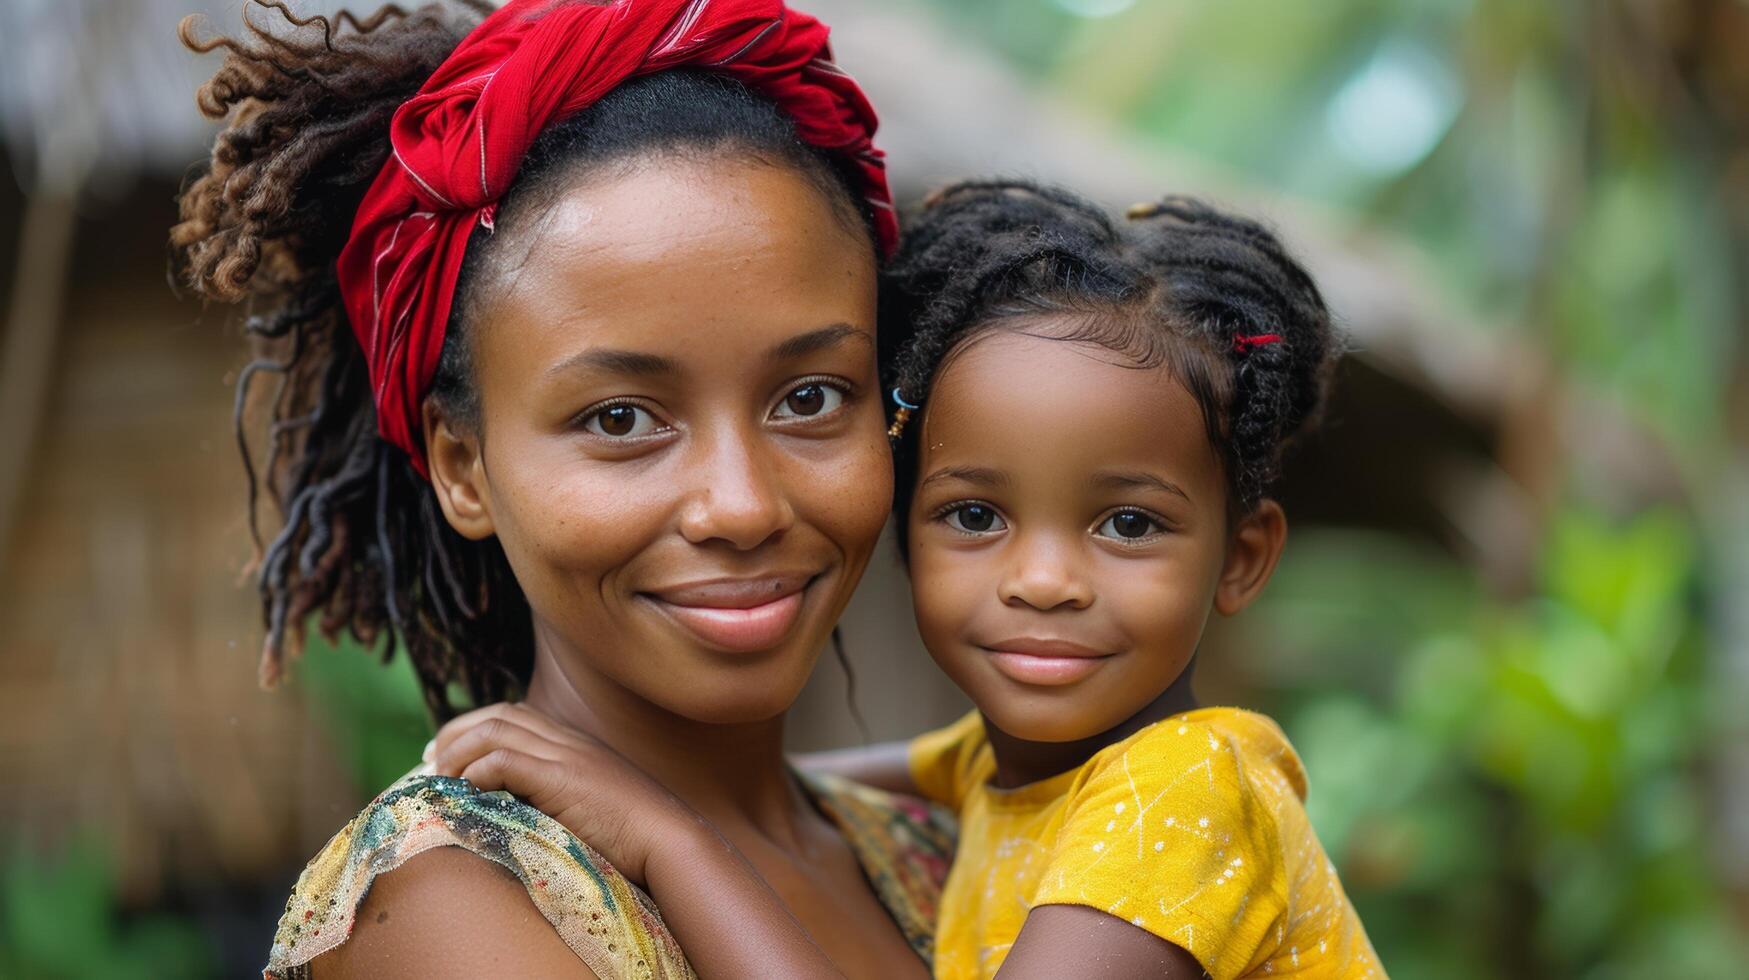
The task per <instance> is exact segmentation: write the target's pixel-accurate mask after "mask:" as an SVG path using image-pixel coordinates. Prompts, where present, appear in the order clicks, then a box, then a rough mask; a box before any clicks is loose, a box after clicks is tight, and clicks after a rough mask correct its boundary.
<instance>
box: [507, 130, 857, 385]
mask: <svg viewBox="0 0 1749 980" xmlns="http://www.w3.org/2000/svg"><path fill="white" fill-rule="evenodd" d="M524 229H525V230H524V234H525V235H526V238H525V240H524V241H523V242H518V243H507V244H515V245H518V246H520V252H521V253H522V254H521V255H519V256H517V258H516V260H515V261H505V262H502V263H496V264H497V265H498V268H497V269H496V270H494V271H495V272H496V273H497V274H498V283H497V289H496V290H495V291H496V293H497V295H496V296H495V297H491V298H489V299H487V300H486V301H484V302H482V303H480V304H479V305H478V306H477V307H476V311H477V314H476V315H477V320H478V322H480V323H481V325H482V327H483V330H482V333H483V334H485V335H487V336H485V337H482V339H483V340H485V341H486V345H487V346H497V342H496V341H494V340H492V339H490V337H489V335H491V334H494V333H496V334H498V335H499V337H498V340H509V341H511V342H512V343H514V344H515V345H517V346H519V347H523V348H527V349H529V351H528V352H530V353H534V352H536V351H537V350H538V351H539V352H541V353H543V354H544V355H546V356H556V357H572V356H575V354H576V352H577V351H578V350H580V349H582V348H585V347H608V348H618V349H640V350H641V349H649V350H672V349H675V348H677V347H682V346H692V345H700V346H704V347H708V348H709V349H711V350H714V351H717V352H723V353H726V352H728V351H730V350H731V349H734V348H738V347H747V346H758V345H759V344H760V343H761V342H762V341H769V342H771V343H777V342H780V341H781V340H782V339H783V338H784V337H785V336H787V335H789V334H792V333H795V332H798V331H805V330H810V329H816V328H820V327H824V326H828V325H831V324H848V325H850V326H851V327H853V328H856V329H860V330H867V331H869V332H870V334H871V335H872V331H873V316H874V291H875V265H874V257H873V254H872V252H871V250H870V249H869V247H868V244H867V242H866V241H865V240H858V238H857V237H855V236H854V235H852V234H850V233H849V232H848V231H847V230H846V229H845V228H844V223H843V222H842V220H840V219H839V218H838V217H837V216H836V215H835V214H834V212H833V210H832V207H831V204H830V202H828V201H827V200H826V199H825V197H824V196H823V195H822V194H821V193H820V192H819V191H818V190H817V189H816V187H815V185H814V184H813V183H812V182H810V181H809V179H808V178H807V177H806V176H804V175H801V174H799V173H796V172H794V171H793V170H790V169H789V168H785V167H776V166H767V165H764V164H760V163H756V162H748V163H736V162H730V163H726V164H725V163H721V162H719V163H716V164H709V165H707V164H706V163H704V162H700V161H687V160H674V161H665V162H663V163H662V164H660V165H657V164H652V165H650V166H646V167H640V168H638V169H637V170H635V171H629V172H625V173H621V174H618V175H615V176H613V177H611V178H610V177H599V178H595V179H591V180H585V181H581V182H579V183H578V184H577V185H575V186H574V187H572V188H571V189H570V190H569V191H567V192H566V193H564V194H563V195H561V196H560V197H559V198H558V199H557V200H556V201H555V202H554V203H553V205H552V207H551V208H550V209H549V210H548V212H547V213H545V214H542V215H539V216H537V217H536V220H535V221H533V222H531V223H529V224H527V225H525V226H524ZM517 251H518V249H507V253H514V252H517Z"/></svg>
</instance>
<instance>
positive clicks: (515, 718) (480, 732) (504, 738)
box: [426, 703, 716, 886]
mask: <svg viewBox="0 0 1749 980" xmlns="http://www.w3.org/2000/svg"><path fill="white" fill-rule="evenodd" d="M426 761H428V762H430V763H431V764H432V766H433V768H434V769H435V770H436V771H437V773H438V774H439V775H443V776H460V777H461V778H463V779H466V780H467V781H468V782H470V783H473V784H474V785H475V786H477V787H479V788H480V789H483V790H495V789H502V790H508V791H509V792H511V793H513V794H515V795H516V796H519V797H521V798H522V799H524V800H526V801H527V802H528V803H529V805H530V806H533V807H534V808H535V809H537V810H540V811H541V812H542V813H545V814H547V815H548V816H550V817H552V818H553V819H555V820H557V821H558V822H559V823H561V824H563V825H564V827H565V829H566V830H569V831H570V832H571V833H573V834H575V835H576V836H577V837H578V839H580V840H583V841H585V842H587V843H588V844H589V846H591V847H593V848H595V849H596V850H597V851H600V852H601V855H602V856H603V857H605V858H607V860H608V862H609V863H611V864H612V865H613V866H614V867H615V868H617V869H618V870H619V872H620V873H621V874H623V875H625V876H626V877H627V878H630V879H631V880H632V881H634V882H636V883H638V884H639V885H640V886H647V883H648V878H649V861H650V857H651V855H653V854H659V853H674V852H675V851H676V850H680V849H677V848H676V847H675V845H676V843H678V842H688V843H695V842H696V843H705V844H709V843H711V842H712V841H713V840H714V839H715V838H716V831H715V830H713V829H712V828H711V826H710V825H709V824H708V823H707V822H706V821H704V820H703V818H701V817H700V816H699V815H698V814H697V812H696V811H694V810H693V809H692V808H691V807H689V806H687V805H686V804H685V803H683V802H681V801H680V799H679V798H678V797H676V796H675V795H674V794H673V793H670V792H669V791H668V790H667V789H665V788H664V787H662V786H661V785H660V784H659V783H657V782H656V781H655V780H653V779H651V778H650V777H649V776H646V775H645V774H644V773H643V771H642V770H640V769H638V768H637V767H636V766H634V765H632V764H631V762H630V761H628V760H627V759H626V758H625V757H624V756H622V755H620V754H619V753H618V752H615V751H614V750H613V749H611V748H608V747H607V746H606V745H604V744H602V743H601V742H600V741H598V740H596V739H594V738H592V737H590V736H588V735H585V734H583V733H581V732H576V731H572V730H571V729H568V728H566V727H564V726H562V725H560V724H558V723H556V722H554V721H553V720H552V719H550V718H548V717H546V716H545V715H543V714H541V713H540V712H538V711H536V710H535V709H533V708H530V707H528V706H526V705H521V704H508V703H501V704H494V705H491V706H489V707H485V708H480V709H478V710H476V711H470V712H468V713H467V714H465V715H462V716H460V717H458V718H455V719H454V720H452V721H450V722H449V723H448V724H447V725H444V726H443V728H442V729H440V730H439V731H438V733H437V738H436V739H434V740H433V741H432V743H431V745H430V746H429V747H428V749H427V752H426Z"/></svg>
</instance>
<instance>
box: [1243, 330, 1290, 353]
mask: <svg viewBox="0 0 1749 980" xmlns="http://www.w3.org/2000/svg"><path fill="white" fill-rule="evenodd" d="M1279 343H1281V334H1278V333H1255V334H1252V335H1251V336H1249V337H1234V338H1233V352H1234V353H1236V354H1249V353H1251V352H1252V351H1254V350H1256V349H1257V348H1259V347H1267V346H1269V345H1270V344H1279Z"/></svg>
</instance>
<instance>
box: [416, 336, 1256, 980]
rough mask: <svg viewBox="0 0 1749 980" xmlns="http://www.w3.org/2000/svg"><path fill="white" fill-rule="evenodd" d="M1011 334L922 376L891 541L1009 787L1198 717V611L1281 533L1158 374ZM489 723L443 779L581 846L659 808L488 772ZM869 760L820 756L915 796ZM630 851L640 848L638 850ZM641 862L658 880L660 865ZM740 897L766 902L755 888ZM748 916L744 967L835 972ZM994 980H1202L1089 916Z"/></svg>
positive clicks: (1224, 606) (777, 929) (1043, 916)
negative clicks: (496, 798) (473, 781)
mask: <svg viewBox="0 0 1749 980" xmlns="http://www.w3.org/2000/svg"><path fill="white" fill-rule="evenodd" d="M1006 326H1007V329H1002V330H996V331H992V332H990V333H987V334H985V335H983V336H981V337H980V338H977V339H976V340H975V341H974V342H972V343H970V344H968V345H967V346H966V347H965V348H963V349H962V350H961V351H960V352H958V354H957V355H956V356H954V357H953V358H952V359H951V360H950V361H949V363H948V364H947V365H946V366H945V367H944V368H943V369H942V371H941V373H940V374H939V376H938V378H937V381H936V385H935V389H934V391H932V392H931V394H930V400H929V405H928V406H927V407H926V409H925V411H924V413H923V419H922V425H923V431H922V442H923V446H924V451H923V453H922V458H921V460H920V467H919V476H918V484H917V493H916V497H915V499H914V504H913V508H912V511H911V514H910V520H909V523H908V528H907V533H908V534H909V535H910V545H911V574H912V582H913V598H914V601H915V605H916V608H917V615H918V625H919V628H920V630H921V632H922V634H923V637H924V641H925V643H926V644H927V645H928V647H929V650H930V653H931V655H933V656H934V657H935V658H936V661H937V662H938V663H939V664H940V665H941V666H942V669H943V670H945V671H946V672H947V673H948V674H949V675H950V676H952V677H953V678H954V680H955V681H956V682H957V683H959V684H960V686H961V687H962V688H963V689H965V690H966V691H967V693H968V694H970V695H971V697H972V699H973V700H974V701H975V702H976V703H977V705H978V707H979V709H980V711H982V712H983V714H984V718H985V724H986V729H987V731H988V732H989V735H990V740H991V744H992V748H993V749H994V751H995V754H996V759H997V774H996V782H997V784H998V785H1001V786H1005V787H1013V786H1021V785H1025V784H1027V783H1031V782H1035V781H1037V780H1039V779H1044V778H1047V777H1049V776H1052V775H1055V774H1057V773H1060V772H1064V771H1066V770H1069V769H1073V768H1075V767H1076V766H1079V765H1081V764H1082V763H1084V762H1086V761H1087V759H1088V758H1089V757H1090V756H1091V755H1092V754H1093V753H1094V752H1097V751H1098V750H1099V749H1101V748H1104V747H1105V746H1107V745H1111V744H1113V743H1114V742H1117V741H1120V740H1122V739H1123V738H1126V737H1128V736H1129V735H1130V734H1132V733H1134V732H1136V731H1138V730H1140V729H1141V728H1142V727H1144V726H1146V725H1148V724H1150V723H1152V722H1154V721H1158V720H1160V719H1162V718H1165V717H1168V716H1170V715H1172V714H1175V713H1177V712H1180V711H1184V710H1188V709H1190V708H1192V707H1195V701H1194V699H1193V698H1192V696H1191V693H1190V670H1189V668H1190V664H1191V661H1192V658H1193V656H1194V654H1195V651H1196V646H1197V643H1198V642H1199V641H1200V639H1201V637H1202V631H1203V627H1204V625H1205V624H1206V623H1207V620H1208V617H1209V615H1210V613H1211V612H1218V613H1220V614H1222V615H1233V614H1235V613H1237V612H1239V611H1240V610H1242V609H1243V608H1244V607H1245V606H1246V605H1248V604H1249V603H1250V602H1251V601H1252V600H1253V599H1255V598H1256V596H1257V595H1258V593H1259V592H1261V591H1262V589H1263V587H1264V585H1265V584H1266V583H1267V582H1268V579H1269V576H1270V574H1271V573H1272V572H1273V570H1274V568H1275V564H1276V561H1277V560H1278V559H1279V557H1280V555H1281V550H1282V546H1283V545H1284V543H1285V541H1286V535H1287V523H1286V518H1285V516H1284V515H1283V513H1282V510H1281V508H1280V506H1278V505H1276V504H1275V503H1274V502H1273V501H1264V502H1262V503H1260V504H1259V505H1258V506H1257V507H1256V508H1254V509H1253V510H1252V511H1251V512H1249V513H1247V514H1246V515H1244V516H1243V517H1242V518H1240V519H1239V520H1238V521H1237V522H1235V523H1229V519H1228V513H1227V498H1226V484H1225V481H1224V477H1223V474H1222V471H1221V463H1220V460H1219V459H1218V457H1217V456H1216V455H1215V452H1214V450H1213V447H1212V446H1210V445H1209V442H1208V439H1207V435H1206V432H1205V430H1204V428H1203V422H1202V415H1201V410H1200V408H1199V407H1198V405H1197V403H1196V400H1195V398H1194V397H1193V396H1192V395H1191V394H1190V393H1189V391H1187V390H1186V389H1185V388H1184V387H1183V386H1182V385H1181V384H1179V383H1178V381H1177V380H1176V379H1175V378H1173V377H1172V376H1171V374H1170V373H1169V372H1168V371H1166V370H1165V369H1163V368H1146V369H1138V368H1136V367H1134V366H1132V365H1130V364H1128V363H1126V361H1125V360H1124V359H1123V358H1122V357H1121V356H1120V355H1116V354H1113V353H1112V352H1110V351H1106V350H1104V349H1102V348H1099V347H1096V346H1092V345H1087V344H1077V343H1069V342H1065V341H1062V340H1058V339H1054V335H1055V334H1057V333H1059V332H1060V331H1062V330H1063V329H1064V328H1065V327H1067V326H1069V325H1066V324H1058V323H1053V322H1052V321H1050V320H1048V319H1040V320H1036V321H1031V322H1015V323H1010V324H1007V325H1006ZM1041 644H1055V646H1047V647H1046V648H1044V649H1041V648H1040V647H1041ZM1016 660H1019V661H1020V662H1018V663H1017V662H1016ZM506 710H508V709H497V711H496V712H495V714H488V715H482V716H481V717H475V718H463V719H458V720H457V721H456V722H453V723H451V725H449V726H446V728H445V729H444V731H443V732H441V733H440V734H439V739H438V743H439V746H438V750H437V758H438V766H439V769H440V770H441V771H445V772H460V773H463V774H473V773H475V772H476V769H478V770H479V771H480V773H481V775H483V776H484V777H485V778H488V779H497V778H499V777H500V774H501V772H503V771H508V770H514V772H513V774H512V776H511V780H510V785H511V787H512V789H513V790H514V791H516V792H518V793H520V794H522V795H524V796H526V797H528V798H529V799H530V800H531V801H533V802H534V803H535V805H537V806H539V807H540V808H541V809H543V810H545V811H546V812H548V813H552V814H555V815H558V816H559V817H560V819H561V820H568V821H571V824H570V825H572V826H573V829H579V825H578V824H577V823H576V821H577V820H578V819H579V818H580V817H581V818H582V819H583V820H584V821H586V823H585V824H584V825H582V826H581V830H580V833H581V835H582V836H584V837H585V839H591V837H590V834H591V833H592V832H595V833H598V832H599V830H598V829H597V828H596V827H595V826H593V825H594V824H595V823H599V822H600V821H602V820H603V814H604V813H606V812H608V811H610V810H613V809H615V808H617V809H618V811H619V812H618V819H619V820H621V821H623V824H622V825H623V826H629V827H637V826H640V825H642V824H643V823H644V821H645V820H646V816H645V815H646V814H660V813H661V812H663V808H662V807H661V805H660V804H659V803H658V802H657V801H655V800H652V799H650V798H649V797H647V796H643V795H640V794H638V793H636V792H628V791H627V788H625V787H619V788H616V789H615V790H614V791H613V793H612V794H611V798H602V799H596V798H594V796H593V795H592V794H593V793H594V792H595V791H593V790H591V789H590V788H589V787H587V786H580V785H578V784H577V783H576V782H575V781H573V780H568V779H566V777H565V773H567V772H572V771H576V770H577V769H579V768H589V769H600V768H601V767H600V766H598V765H595V764H593V763H590V762H588V761H587V757H588V753H589V751H590V750H589V749H588V748H587V747H576V746H573V747H572V748H570V749H555V748H551V747H548V746H545V745H542V744H541V743H540V742H538V741H537V740H533V739H529V740H527V742H526V744H527V745H528V746H529V747H528V749H527V751H528V752H529V753H531V754H533V755H537V756H541V757H542V758H543V759H547V757H548V756H550V759H547V761H546V762H545V763H544V764H543V763H530V764H522V765H514V766H508V767H507V766H506V765H505V764H504V763H502V762H493V761H491V760H492V758H493V752H494V750H493V749H491V746H493V745H496V744H498V743H499V741H500V739H499V738H496V737H493V738H489V737H485V736H483V735H482V734H481V730H482V729H483V728H485V727H487V726H489V725H492V724H494V723H495V722H494V717H497V718H502V716H503V714H504V712H505V711H506ZM482 759H484V760H487V761H485V762H482V761H481V760H482ZM872 760H873V762H874V765H872V766H871V765H868V764H867V763H868V762H869V761H870V759H869V758H864V759H862V760H861V762H862V763H863V764H860V765H859V764H858V760H857V759H854V758H850V757H847V756H844V755H842V754H841V755H839V756H838V757H837V759H836V761H837V762H838V763H839V764H840V765H839V768H840V769H841V770H844V771H848V772H850V773H851V774H853V775H858V776H864V777H873V778H874V779H877V780H884V781H885V782H887V783H888V784H889V785H892V786H894V787H895V788H900V789H904V788H912V787H909V785H908V784H909V783H910V779H909V776H908V774H905V775H902V776H901V775H900V773H901V772H903V757H902V754H900V753H899V752H896V751H895V750H894V749H893V748H892V747H888V748H886V749H884V750H876V751H875V752H874V753H872ZM470 778H472V776H470ZM635 836H636V835H634V834H627V833H623V832H622V833H620V834H619V835H618V837H619V838H620V839H621V840H624V839H626V838H628V837H635ZM626 850H628V851H631V852H636V853H648V850H647V848H643V847H640V846H638V845H637V844H636V843H635V842H634V843H633V844H632V845H631V846H629V847H627V848H626ZM689 861H690V863H689V864H688V871H689V873H693V874H698V873H701V872H704V873H709V874H712V875H726V874H728V873H730V872H731V871H732V870H733V869H734V868H735V867H736V866H737V862H738V858H737V856H736V855H735V854H734V853H733V849H732V848H719V849H716V850H708V849H707V850H700V851H698V852H696V853H695V854H693V855H692V856H691V857H690V858H689ZM646 869H647V874H649V876H650V880H651V883H652V887H656V886H657V881H658V877H659V876H660V875H663V874H665V873H666V872H665V871H663V870H662V869H660V868H658V867H657V866H656V865H647V866H646ZM707 869H708V870H707ZM741 894H742V897H743V898H744V899H745V900H746V901H747V902H749V903H755V904H757V903H760V902H764V903H765V904H766V905H767V906H770V905H773V904H774V902H773V900H772V899H771V897H769V896H762V895H760V894H759V893H758V892H757V891H756V890H754V889H747V890H744V891H743V892H742V893H741ZM658 897H660V893H659V892H658ZM681 901H684V896H682V898H681ZM677 907H678V906H677ZM792 907H793V906H792ZM746 908H748V907H745V906H744V907H743V910H745V909H746ZM768 911H769V909H767V912H768ZM755 918H756V920H757V921H759V922H760V923H762V926H761V929H760V931H759V932H758V933H757V934H750V933H741V934H738V935H725V936H721V937H718V938H719V939H720V941H722V942H726V943H730V944H735V945H738V946H739V947H741V948H742V950H743V954H744V956H745V959H744V960H742V962H744V963H746V964H747V965H748V969H750V970H752V971H753V972H752V973H751V974H749V975H761V976H771V975H787V974H794V975H806V974H807V973H808V972H809V971H816V975H830V973H831V971H832V966H831V965H830V964H822V963H821V962H820V961H819V960H817V959H813V958H811V957H810V955H809V953H810V951H809V950H808V949H807V948H806V944H805V943H804V942H803V941H802V939H803V937H802V934H801V929H802V927H801V926H799V925H796V926H793V931H789V932H787V933H786V923H784V922H783V921H780V920H779V919H778V918H776V917H774V916H770V915H768V914H766V912H761V913H760V914H759V915H757V916H756V917H755ZM713 941H715V940H713ZM682 942H683V943H684V942H686V939H685V938H684V937H683V938H682ZM688 948H689V950H690V949H691V948H692V947H688ZM839 965H840V966H842V964H839ZM997 975H998V976H999V977H1003V978H1007V980H1035V978H1039V980H1042V978H1057V977H1064V976H1075V977H1103V978H1112V980H1129V978H1135V980H1140V978H1144V977H1167V978H1174V980H1193V978H1198V977H1202V976H1203V975H1204V974H1203V970H1202V967H1201V965H1200V964H1198V963H1197V961H1196V960H1195V958H1194V957H1192V956H1191V955H1190V954H1189V953H1188V952H1186V951H1185V950H1184V949H1182V948H1181V947H1179V946H1177V945H1175V944H1173V943H1170V942H1167V941H1166V940H1164V939H1161V938H1160V937H1158V936H1155V935H1154V934H1152V933H1150V932H1147V931H1146V930H1144V929H1141V928H1138V927H1135V926H1133V925H1131V924H1129V923H1128V922H1125V921H1123V920H1121V919H1118V918H1116V917H1114V916H1112V915H1109V914H1107V913H1106V912H1104V911H1102V910H1099V909H1094V908H1089V907H1084V906H1077V905H1046V906H1040V907H1038V908H1035V909H1033V910H1032V911H1031V912H1030V913H1029V914H1028V916H1027V919H1026V923H1025V925H1024V927H1023V928H1022V929H1021V932H1020V935H1019V937H1018V938H1017V939H1016V941H1015V943H1014V945H1013V947H1012V948H1011V949H1010V950H1009V953H1008V955H1007V958H1006V959H1005V960H1004V961H1003V963H1002V964H1001V967H1000V969H999V971H998V974H997Z"/></svg>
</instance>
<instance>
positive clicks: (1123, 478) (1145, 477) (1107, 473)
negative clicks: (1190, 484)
mask: <svg viewBox="0 0 1749 980" xmlns="http://www.w3.org/2000/svg"><path fill="white" fill-rule="evenodd" d="M1093 485H1094V486H1097V487H1100V488H1102V489H1108V490H1136V489H1141V490H1161V491H1164V492H1166V493H1170V494H1176V495H1177V496H1180V497H1183V498H1184V500H1185V502H1186V503H1188V502H1190V494H1188V493H1185V492H1184V490H1183V489H1182V488H1181V487H1179V486H1178V484H1176V483H1173V482H1172V481H1170V480H1163V479H1161V478H1160V477H1157V476H1155V475H1154V474H1152V473H1144V472H1142V471H1141V470H1104V471H1101V472H1099V473H1095V474H1093Z"/></svg>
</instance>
